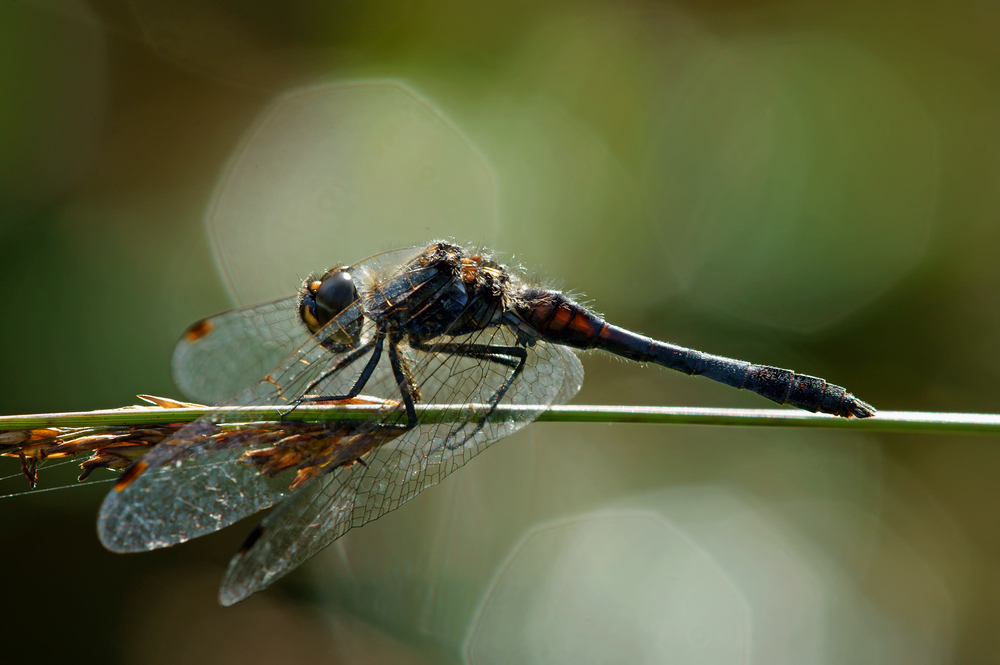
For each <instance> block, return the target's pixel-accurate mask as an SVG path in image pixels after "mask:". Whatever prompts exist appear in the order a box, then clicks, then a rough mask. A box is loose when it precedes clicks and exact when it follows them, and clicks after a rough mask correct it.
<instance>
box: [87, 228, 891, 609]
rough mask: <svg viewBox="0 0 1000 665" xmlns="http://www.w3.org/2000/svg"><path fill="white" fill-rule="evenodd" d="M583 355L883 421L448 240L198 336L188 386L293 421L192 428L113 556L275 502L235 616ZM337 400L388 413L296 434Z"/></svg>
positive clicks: (324, 280) (124, 517)
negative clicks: (644, 326) (621, 322)
mask: <svg viewBox="0 0 1000 665" xmlns="http://www.w3.org/2000/svg"><path fill="white" fill-rule="evenodd" d="M588 349H600V350H604V351H607V352H610V353H613V354H616V355H618V356H621V357H624V358H628V359H630V360H634V361H638V362H643V363H655V364H658V365H662V366H664V367H668V368H670V369H674V370H679V371H681V372H684V373H686V374H691V375H700V376H704V377H707V378H710V379H713V380H715V381H718V382H721V383H723V384H726V385H729V386H733V387H736V388H742V389H746V390H750V391H752V392H755V393H757V394H759V395H762V396H763V397H766V398H769V399H771V400H773V401H775V402H778V403H780V404H787V405H790V406H794V407H798V408H801V409H806V410H808V411H812V412H821V413H826V414H831V415H833V416H839V417H843V418H868V417H871V416H873V415H875V409H874V408H872V407H871V406H870V405H869V404H867V403H865V402H863V401H861V400H860V399H858V398H856V397H855V396H854V395H852V394H851V393H849V392H847V391H846V390H845V389H844V388H842V387H840V386H837V385H834V384H831V383H828V382H827V381H825V380H823V379H821V378H818V377H813V376H808V375H804V374H798V373H795V372H793V371H791V370H786V369H779V368H776V367H771V366H767V365H757V364H752V363H749V362H745V361H741V360H734V359H730V358H725V357H721V356H717V355H711V354H708V353H703V352H700V351H695V350H692V349H687V348H684V347H680V346H676V345H673V344H668V343H665V342H660V341H656V340H653V339H651V338H649V337H645V336H643V335H640V334H637V333H634V332H631V331H628V330H625V329H623V328H620V327H617V326H614V325H612V324H609V323H607V322H606V321H605V320H604V319H603V318H601V317H600V316H598V315H597V314H595V313H594V312H593V311H591V310H590V309H588V308H587V307H584V306H583V305H581V304H580V303H578V302H576V301H574V300H573V298H571V297H570V296H568V295H566V294H565V293H562V292H560V291H557V290H552V289H545V288H541V287H539V286H536V285H534V284H532V283H530V282H529V281H528V280H526V279H525V278H524V277H522V275H521V273H520V271H518V270H516V269H513V268H508V267H506V266H505V265H503V264H501V263H499V262H498V261H497V260H494V259H493V258H492V256H491V254H489V253H488V252H487V251H485V250H479V249H467V248H464V247H462V246H459V245H457V244H453V243H451V242H447V241H434V242H431V243H429V244H427V245H424V246H421V247H416V248H409V249H402V250H394V251H389V252H384V253H381V254H377V255H375V256H373V257H370V258H368V259H366V260H364V261H361V262H359V263H356V264H354V265H350V266H338V267H335V268H332V269H330V270H327V271H326V272H325V273H323V274H321V275H311V276H310V277H308V278H307V279H306V280H305V281H304V282H303V284H302V286H301V288H300V289H299V291H298V293H297V294H296V295H294V296H290V297H286V298H283V299H279V300H275V301H271V302H267V303H263V304H259V305H255V306H251V307H247V308H242V309H236V310H232V311H229V312H226V313H222V314H219V315H216V316H212V317H209V318H206V319H203V320H201V321H199V322H197V323H195V324H194V325H192V326H191V327H190V328H189V329H188V330H187V332H186V333H185V334H184V335H183V337H182V338H181V340H180V341H179V343H178V345H177V347H176V349H175V352H174V355H173V360H172V369H173V372H174V377H175V382H176V383H177V385H178V388H179V389H180V390H181V392H183V393H184V394H185V396H186V397H187V398H188V399H191V400H194V401H197V402H202V403H209V404H219V403H227V404H228V405H230V406H232V405H247V406H274V407H275V409H276V410H277V414H276V415H278V416H281V417H282V418H284V419H282V418H278V419H277V420H275V421H273V422H270V423H262V422H248V421H247V420H246V418H241V417H240V416H238V415H233V412H234V410H233V409H219V410H215V411H211V412H209V413H208V414H207V415H205V416H204V417H202V418H201V419H199V420H197V421H195V422H193V423H191V424H188V425H186V426H182V427H180V428H179V429H177V431H175V432H172V433H171V434H170V435H169V436H167V437H166V438H165V439H164V440H163V441H162V442H159V443H158V444H157V445H156V446H155V447H153V448H152V449H151V450H150V451H149V452H148V453H146V454H144V455H143V456H142V457H140V458H139V459H137V460H136V461H134V462H132V463H131V465H129V466H128V467H127V468H126V469H125V471H124V472H123V474H122V475H121V476H120V477H119V478H118V480H117V481H116V482H115V483H114V486H113V489H112V490H111V491H110V492H109V494H108V495H107V497H106V499H105V500H104V502H103V504H102V506H101V509H100V514H99V519H98V534H99V536H100V539H101V541H102V543H103V544H104V545H105V546H106V547H107V548H108V549H110V550H112V551H116V552H137V551H145V550H152V549H156V548H161V547H167V546H171V545H175V544H178V543H182V542H184V541H187V540H189V539H191V538H195V537H198V536H201V535H204V534H207V533H211V532H214V531H216V530H218V529H221V528H223V527H225V526H228V525H230V524H232V523H233V522H236V521H238V520H240V519H242V518H244V517H246V516H249V515H252V514H254V513H257V512H258V511H261V510H263V509H265V508H269V507H274V508H273V510H272V511H271V512H269V513H268V514H267V516H266V517H265V518H264V519H263V520H262V521H261V522H260V523H259V524H258V526H257V527H255V528H254V529H253V530H252V532H251V533H250V534H249V536H248V537H247V539H246V541H245V542H244V544H243V545H242V547H241V548H240V549H239V551H238V552H237V554H236V555H235V556H234V558H233V559H232V561H231V562H230V564H229V567H228V569H227V571H226V573H225V576H224V578H223V581H222V586H221V589H220V594H219V598H220V601H221V602H222V604H223V605H231V604H233V603H236V602H238V601H240V600H243V599H244V598H246V597H248V596H249V595H251V594H252V593H254V592H256V591H259V590H261V589H263V588H265V587H266V586H268V585H269V584H271V583H272V582H274V581H275V580H276V579H278V578H280V577H281V576H283V575H285V574H286V573H288V572H289V571H291V570H292V569H294V568H295V567H296V566H298V565H300V564H301V563H303V562H304V561H306V560H307V559H308V558H310V557H311V556H313V555H314V554H316V553H317V552H319V551H320V550H322V549H323V548H325V547H326V546H328V545H330V544H331V543H332V542H334V541H335V540H336V539H337V538H339V537H341V536H342V535H343V534H344V533H346V532H347V531H348V530H349V529H351V528H352V527H357V526H361V525H363V524H365V523H367V522H369V521H371V520H374V519H376V518H378V517H380V516H382V515H384V514H386V513H387V512H389V511H391V510H394V509H396V508H398V507H399V506H400V505H402V504H403V503H405V502H406V501H408V500H410V499H412V498H413V497H414V496H416V495H417V494H418V493H419V492H421V491H423V490H424V489H426V488H428V487H431V486H433V485H435V484H437V483H439V482H440V481H441V480H442V479H443V478H444V477H445V476H447V475H448V474H450V473H452V472H453V471H455V470H456V469H458V468H459V467H461V466H462V465H464V464H465V463H467V462H468V461H469V460H470V459H472V458H473V457H474V456H476V455H477V454H478V453H480V452H482V450H483V449H485V448H486V447H487V446H489V445H490V444H491V443H493V442H495V441H497V440H499V439H501V438H503V437H506V436H509V435H510V434H512V433H514V432H515V431H517V430H518V429H520V428H522V427H524V426H525V425H527V424H528V423H530V422H531V421H532V420H534V419H535V418H536V417H537V416H538V415H539V414H540V413H541V412H542V411H544V410H545V409H546V408H547V407H548V406H550V405H552V404H560V403H563V402H566V401H568V400H569V399H570V398H572V397H573V396H574V395H575V394H576V393H577V391H578V390H579V389H580V386H581V384H582V381H583V366H582V364H581V362H580V360H579V358H578V357H577V352H579V351H583V350H588ZM234 395H235V397H233V396H234ZM227 400H228V402H227ZM327 403H362V404H365V403H366V404H370V405H374V406H376V407H378V413H379V415H378V417H375V418H365V419H361V418H359V419H356V420H351V419H347V420H339V421H335V422H323V423H314V422H311V423H304V422H293V421H292V420H290V417H291V414H293V413H294V412H295V411H296V410H297V409H302V408H303V407H304V406H305V405H310V404H327ZM423 405H456V406H457V407H458V415H457V416H456V417H454V418H452V419H447V420H441V419H430V418H426V417H424V415H423V413H424V412H423V411H422V410H419V408H420V407H422V406H423ZM501 407H503V408H501Z"/></svg>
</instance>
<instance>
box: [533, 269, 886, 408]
mask: <svg viewBox="0 0 1000 665" xmlns="http://www.w3.org/2000/svg"><path fill="white" fill-rule="evenodd" d="M515 310H516V311H517V313H518V315H519V316H520V317H521V319H522V320H524V321H525V322H526V323H528V324H530V325H531V326H532V327H533V328H534V329H535V330H536V331H537V332H538V334H539V336H541V337H542V338H543V339H545V340H547V341H550V342H553V343H556V344H563V345H565V346H571V347H574V348H579V349H602V350H604V351H608V352H610V353H614V354H615V355H618V356H622V357H624V358H628V359H630V360H635V361H637V362H651V363H656V364H657V365H662V366H663V367H668V368H670V369H674V370H677V371H679V372H684V373H685V374H692V375H700V376H704V377H706V378H709V379H712V380H713V381H718V382H719V383H724V384H726V385H727V386H732V387H734V388H739V389H742V390H749V391H751V392H754V393H757V394H758V395H761V396H762V397H766V398H768V399H770V400H772V401H774V402H777V403H778V404H787V405H789V406H794V407H797V408H800V409H805V410H806V411H812V412H813V413H815V412H817V411H818V412H821V413H829V414H831V415H835V416H841V417H843V418H867V417H869V416H873V415H875V409H874V408H872V407H871V406H870V405H868V404H866V403H865V402H863V401H861V400H859V399H858V398H857V397H855V396H854V395H852V394H851V393H849V392H847V390H845V389H844V388H842V387H840V386H837V385H834V384H832V383H828V382H827V381H825V380H824V379H821V378H819V377H816V376H809V375H807V374H798V373H796V372H793V371H792V370H788V369H781V368H778V367H771V366H769V365H755V364H753V363H749V362H746V361H744V360H734V359H733V358H726V357H723V356H716V355H712V354H709V353H703V352H701V351H696V350H694V349H687V348H684V347H682V346H677V345H674V344H668V343H666V342H660V341H657V340H654V339H651V338H649V337H646V336H644V335H639V334H637V333H634V332H631V331H629V330H625V329H624V328H619V327H618V326H613V325H611V324H609V323H607V322H606V321H605V320H604V319H603V318H601V317H600V316H598V315H597V314H594V313H593V312H591V311H590V310H588V309H587V308H586V307H583V306H582V305H580V304H579V303H576V302H574V301H573V300H571V299H570V298H567V297H566V296H564V295H563V294H561V293H558V292H556V291H545V290H541V289H534V290H530V291H526V292H525V293H524V298H523V300H522V301H521V302H520V306H519V307H516V308H515Z"/></svg>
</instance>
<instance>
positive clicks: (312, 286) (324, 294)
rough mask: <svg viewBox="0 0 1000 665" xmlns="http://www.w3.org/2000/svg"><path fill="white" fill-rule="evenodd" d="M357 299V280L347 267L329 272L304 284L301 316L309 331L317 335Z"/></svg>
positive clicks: (300, 299)
mask: <svg viewBox="0 0 1000 665" xmlns="http://www.w3.org/2000/svg"><path fill="white" fill-rule="evenodd" d="M357 299H358V289H357V287H356V286H355V285H354V277H353V276H352V275H351V273H350V271H348V269H347V267H346V266H341V267H339V268H333V269H331V270H328V271H327V272H326V274H324V275H323V276H322V277H321V278H320V279H314V278H311V277H310V278H309V279H307V280H306V281H305V282H304V283H303V284H302V292H301V296H300V298H299V317H301V319H302V322H303V323H305V324H306V327H307V328H309V331H310V332H316V331H317V330H319V329H320V328H322V327H323V326H325V325H326V324H327V323H329V322H330V321H332V320H333V318H334V317H335V316H337V315H338V314H340V313H341V312H343V311H344V310H345V309H347V308H348V307H350V306H351V304H352V303H354V301H355V300H357Z"/></svg>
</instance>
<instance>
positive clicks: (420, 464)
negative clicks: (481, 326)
mask: <svg viewBox="0 0 1000 665" xmlns="http://www.w3.org/2000/svg"><path fill="white" fill-rule="evenodd" d="M464 343H465V344H466V345H471V344H478V345H482V344H489V345H491V346H499V347H511V346H516V344H517V340H516V338H515V336H514V335H512V334H511V333H510V332H508V331H507V330H505V329H490V330H487V331H484V332H483V333H479V334H477V335H474V336H470V338H469V339H466V340H464ZM406 353H407V355H408V356H409V358H410V361H411V362H412V364H413V366H414V367H415V374H416V375H417V376H418V377H419V379H418V381H419V385H421V386H422V387H423V397H424V401H425V402H427V403H442V404H444V403H457V404H466V407H467V408H468V410H469V412H468V418H464V419H463V422H460V423H421V424H420V425H418V426H417V427H416V428H414V429H412V430H409V431H407V432H406V433H405V434H404V435H402V436H400V437H399V438H398V439H395V440H392V441H390V442H386V443H385V444H384V445H382V446H381V447H379V448H378V449H377V451H376V452H375V453H374V455H373V456H372V458H371V459H368V460H367V463H366V465H364V466H362V465H360V464H356V465H353V466H351V467H349V468H341V469H338V470H337V471H335V472H334V473H330V474H326V475H323V476H320V477H318V478H316V479H315V480H313V481H312V482H311V483H310V484H309V485H307V486H306V487H304V488H303V490H302V491H301V492H299V493H297V494H296V495H295V496H293V497H290V498H289V499H288V500H287V501H286V502H285V503H283V504H282V505H281V506H279V507H278V508H277V509H276V510H275V511H274V512H272V513H271V514H270V515H268V516H267V517H266V518H265V519H264V521H263V522H262V523H261V524H260V525H259V526H258V527H257V528H256V529H255V530H254V531H253V532H252V533H251V535H250V537H249V538H248V539H247V542H246V543H245V545H244V547H243V548H241V550H240V552H239V553H238V554H237V555H236V557H234V558H233V560H232V561H231V562H230V564H229V569H228V571H227V573H226V576H225V579H224V580H223V583H222V589H221V591H220V600H221V602H222V603H223V604H224V605H231V604H233V603H236V602H238V601H240V600H242V599H244V598H246V597H247V596H249V595H250V594H252V593H254V592H255V591H258V590H260V589H262V588H264V587H266V586H267V585H269V584H270V583H271V582H273V581H274V580H275V579H277V578H278V577H281V576H282V575H284V574H286V573H287V572H289V571H291V570H292V569H293V568H295V567H296V566H298V565H299V564H301V563H302V562H303V561H305V560H306V559H308V558H310V557H312V556H313V555H314V554H316V553H317V552H319V551H320V550H321V549H323V548H324V547H326V546H327V545H329V544H330V543H332V542H333V541H334V540H336V539H337V538H339V537H340V536H342V535H343V534H344V533H346V532H347V531H348V529H350V528H352V527H356V526H361V525H363V524H365V523H366V522H369V521H371V520H374V519H377V518H378V517H381V516H382V515H385V514H386V513H388V512H389V511H392V510H395V509H396V508H398V507H399V506H400V505H402V504H403V503H405V502H406V501H408V500H410V499H412V498H413V497H414V496H416V495H417V494H418V493H419V492H421V491H422V490H424V489H426V488H428V487H431V486H433V485H436V484H438V483H439V482H441V479H443V478H444V477H445V476H447V475H448V474H450V473H452V472H453V471H455V470H456V469H458V468H459V467H461V466H462V465H464V464H465V463H466V462H468V461H469V460H470V459H472V458H473V457H474V456H476V455H477V454H478V453H480V452H481V451H482V450H484V449H485V448H486V447H487V446H488V445H489V444H490V443H492V442H494V441H496V440H498V439H501V438H503V437H505V436H508V435H509V434H511V433H513V432H514V431H516V430H517V429H519V428H521V427H524V426H525V425H527V424H528V423H530V422H531V421H533V420H534V419H535V418H536V417H537V416H538V414H539V413H541V411H543V410H544V408H545V407H546V406H548V405H550V404H553V403H562V402H565V401H567V400H569V399H570V398H571V397H572V396H573V395H575V394H576V392H577V391H578V390H579V388H580V385H581V383H582V381H583V367H582V365H581V364H580V361H579V359H578V358H577V357H576V355H575V354H574V353H573V352H572V351H570V350H569V349H566V348H564V347H560V346H550V345H547V344H538V345H536V346H534V347H531V348H528V349H527V353H528V356H527V359H526V363H525V367H524V370H523V372H522V373H521V375H520V376H519V377H517V378H516V379H515V380H514V381H513V383H511V384H510V386H509V388H508V389H507V391H506V393H505V395H504V397H503V399H502V400H501V403H503V404H508V405H519V406H523V407H524V408H523V409H519V410H516V411H515V412H514V413H510V414H506V413H505V417H503V418H490V419H489V420H485V421H484V418H486V416H487V415H488V413H489V404H490V401H491V399H492V398H494V397H495V395H496V393H497V391H498V390H499V389H500V388H501V387H502V386H503V385H505V383H506V382H507V381H508V380H509V378H510V375H511V372H512V371H513V370H512V369H511V368H510V367H507V366H503V365H497V364H495V363H489V362H485V363H484V362H483V361H482V360H480V359H473V358H469V357H462V356H461V355H459V354H455V353H449V354H444V353H433V352H432V353H425V352H420V351H415V350H412V349H411V350H407V351H406ZM493 401H495V400H493ZM477 428H478V430H477ZM448 442H451V443H450V444H449V443H448Z"/></svg>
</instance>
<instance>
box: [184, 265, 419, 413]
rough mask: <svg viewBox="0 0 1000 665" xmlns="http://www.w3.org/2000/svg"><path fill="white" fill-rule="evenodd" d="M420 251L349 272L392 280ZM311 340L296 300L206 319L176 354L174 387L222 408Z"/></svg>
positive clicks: (191, 331)
mask: <svg viewBox="0 0 1000 665" xmlns="http://www.w3.org/2000/svg"><path fill="white" fill-rule="evenodd" d="M417 249H418V248H407V249H400V250H393V251H390V252H384V253H382V254H377V255H375V256H372V257H369V258H367V259H365V260H364V261H360V262H358V263H356V264H355V265H354V266H352V268H351V270H352V272H353V273H354V274H355V275H357V276H358V278H359V279H361V280H368V281H372V280H376V279H377V278H378V277H379V276H384V275H391V274H393V273H394V272H395V271H396V270H398V269H399V266H401V265H403V264H404V263H406V262H407V261H408V260H409V259H411V258H412V257H413V255H414V254H415V253H416V251H417ZM309 337H310V333H309V331H308V329H307V328H306V327H305V326H304V325H302V322H301V321H300V320H299V313H298V297H297V296H288V297H286V298H281V299H279V300H272V301H271V302H266V303H262V304H260V305H253V306H250V307H243V308H240V309H234V310H230V311H228V312H223V313H222V314H217V315H215V316H211V317H208V318H206V319H202V320H201V321H198V322H197V323H195V324H193V325H192V326H191V327H189V328H188V329H187V331H185V333H184V335H183V336H182V337H181V339H180V341H179V342H178V343H177V346H176V347H175V348H174V354H173V358H172V360H171V370H172V372H173V377H174V383H175V384H176V385H177V388H178V389H179V390H180V391H181V393H182V394H183V395H184V396H185V397H186V398H187V399H189V400H191V401H194V402H198V403H200V404H223V403H225V402H227V401H229V400H231V399H233V398H234V397H236V396H237V395H239V394H240V393H242V392H243V391H244V390H246V389H248V388H250V387H251V386H253V385H254V384H255V383H257V382H258V381H260V380H261V379H262V378H263V377H264V376H265V375H266V374H267V373H268V372H269V371H271V370H272V369H274V368H275V367H277V366H278V363H280V362H281V361H282V360H284V359H285V358H287V357H288V355H289V354H290V353H292V351H294V350H295V349H298V348H300V347H302V346H303V345H304V344H305V343H306V342H307V341H308V339H309Z"/></svg>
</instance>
